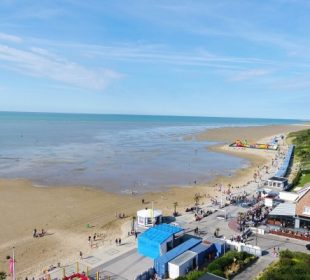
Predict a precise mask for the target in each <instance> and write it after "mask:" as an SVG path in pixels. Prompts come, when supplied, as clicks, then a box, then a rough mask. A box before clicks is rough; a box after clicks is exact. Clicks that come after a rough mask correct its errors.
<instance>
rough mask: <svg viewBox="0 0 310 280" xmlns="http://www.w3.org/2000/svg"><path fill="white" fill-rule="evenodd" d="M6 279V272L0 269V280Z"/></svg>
mask: <svg viewBox="0 0 310 280" xmlns="http://www.w3.org/2000/svg"><path fill="white" fill-rule="evenodd" d="M5 279H6V273H5V272H3V271H0V280H5Z"/></svg>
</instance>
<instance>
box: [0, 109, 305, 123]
mask: <svg viewBox="0 0 310 280" xmlns="http://www.w3.org/2000/svg"><path fill="white" fill-rule="evenodd" d="M0 113H26V114H27V113H29V114H67V115H103V116H104V115H110V116H111V115H112V116H146V117H181V118H182V117H184V118H222V119H224V118H230V119H262V120H294V121H302V122H303V121H304V122H308V121H310V119H308V120H307V119H294V118H271V117H235V116H206V115H205V116H201V115H196V116H193V115H165V114H133V113H86V112H42V111H15V110H12V111H6V110H5V111H2V110H0Z"/></svg>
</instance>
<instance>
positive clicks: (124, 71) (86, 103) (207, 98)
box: [0, 0, 310, 120]
mask: <svg viewBox="0 0 310 280" xmlns="http://www.w3.org/2000/svg"><path fill="white" fill-rule="evenodd" d="M309 15H310V1H308V0H304V1H303V0H269V1H261V0H251V1H248V0H243V1H239V0H234V1H231V0H221V1H213V0H201V1H200V0H195V1H191V0H187V1H183V0H169V1H168V0H141V1H140V0H131V1H129V0H113V1H107V0H98V1H94V0H87V1H85V0H53V1H50V0H49V1H46V0H32V1H22V0H20V1H17V0H1V1H0V111H30V112H68V113H103V114H111V113H112V114H147V115H188V116H224V117H261V118H290V119H306V120H309V119H310V71H309V70H310V16H309Z"/></svg>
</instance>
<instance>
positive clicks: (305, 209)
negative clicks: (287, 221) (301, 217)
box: [303, 206, 310, 215]
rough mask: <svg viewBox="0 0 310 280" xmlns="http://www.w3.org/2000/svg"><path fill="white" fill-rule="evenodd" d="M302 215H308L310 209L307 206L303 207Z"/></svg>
mask: <svg viewBox="0 0 310 280" xmlns="http://www.w3.org/2000/svg"><path fill="white" fill-rule="evenodd" d="M303 214H307V215H310V207H309V206H305V207H304V212H303Z"/></svg>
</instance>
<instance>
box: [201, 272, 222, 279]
mask: <svg viewBox="0 0 310 280" xmlns="http://www.w3.org/2000/svg"><path fill="white" fill-rule="evenodd" d="M225 279H226V278H223V277H220V276H217V275H215V274H212V273H210V272H207V273H206V274H204V275H202V276H201V277H200V278H198V280H225Z"/></svg>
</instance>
